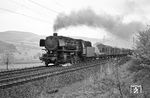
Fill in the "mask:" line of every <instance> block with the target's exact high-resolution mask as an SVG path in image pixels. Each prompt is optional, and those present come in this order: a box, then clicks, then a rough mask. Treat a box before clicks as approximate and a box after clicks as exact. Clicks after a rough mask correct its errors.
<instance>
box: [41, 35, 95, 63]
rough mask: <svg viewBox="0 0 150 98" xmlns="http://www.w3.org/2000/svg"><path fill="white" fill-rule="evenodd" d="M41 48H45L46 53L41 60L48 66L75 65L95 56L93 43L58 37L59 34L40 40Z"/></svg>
mask: <svg viewBox="0 0 150 98" xmlns="http://www.w3.org/2000/svg"><path fill="white" fill-rule="evenodd" d="M40 46H41V47H45V49H44V50H45V51H46V53H45V54H43V55H42V57H40V60H42V61H43V62H45V65H46V66H48V64H49V63H53V64H54V65H58V64H64V63H72V64H73V63H77V62H80V61H84V60H85V59H86V58H87V57H88V58H90V57H94V56H95V48H94V47H92V45H91V42H89V41H84V40H81V39H73V38H70V37H64V36H58V35H57V33H54V34H53V36H48V37H46V39H40Z"/></svg>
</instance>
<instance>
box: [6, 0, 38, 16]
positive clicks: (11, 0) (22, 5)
mask: <svg viewBox="0 0 150 98" xmlns="http://www.w3.org/2000/svg"><path fill="white" fill-rule="evenodd" d="M8 1H10V2H13V3H15V4H17V5H19V6H21V7H24V8H26V9H29V10H30V11H31V10H32V12H34V13H36V14H39V12H38V11H35V10H33V9H31V8H30V7H28V6H26V5H24V4H21V3H18V2H16V1H14V0H8Z"/></svg>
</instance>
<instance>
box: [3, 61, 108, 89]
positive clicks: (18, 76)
mask: <svg viewBox="0 0 150 98" xmlns="http://www.w3.org/2000/svg"><path fill="white" fill-rule="evenodd" d="M105 62H106V60H95V61H93V62H91V61H90V62H85V63H79V64H73V65H72V66H67V67H38V68H33V69H32V68H30V69H28V70H20V71H19V70H18V71H17V70H16V71H14V72H12V71H10V72H8V73H0V89H1V88H6V87H11V86H14V85H18V84H19V83H20V84H22V83H27V82H29V81H33V80H37V79H41V78H45V77H49V76H54V75H58V74H63V73H67V72H72V71H76V70H81V69H85V68H89V67H94V66H96V65H100V64H104V63H105Z"/></svg>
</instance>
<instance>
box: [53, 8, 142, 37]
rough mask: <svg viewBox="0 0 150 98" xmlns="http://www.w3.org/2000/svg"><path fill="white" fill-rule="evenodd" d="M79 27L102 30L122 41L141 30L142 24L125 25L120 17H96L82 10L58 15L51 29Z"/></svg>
mask: <svg viewBox="0 0 150 98" xmlns="http://www.w3.org/2000/svg"><path fill="white" fill-rule="evenodd" d="M80 25H86V26H90V27H97V28H104V29H105V30H106V31H108V32H110V33H112V34H115V35H116V36H118V37H120V38H124V39H128V38H130V36H131V34H133V33H135V32H136V31H137V30H140V29H142V28H143V24H142V23H140V22H131V23H128V24H125V23H123V22H122V19H121V18H120V17H116V18H115V17H112V16H110V15H98V14H96V13H95V12H94V11H93V10H91V9H84V10H80V11H78V12H71V14H70V15H65V14H59V15H58V17H57V19H56V20H55V23H54V26H53V29H54V31H57V30H59V29H62V28H67V27H70V26H80Z"/></svg>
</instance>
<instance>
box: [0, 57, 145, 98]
mask: <svg viewBox="0 0 150 98" xmlns="http://www.w3.org/2000/svg"><path fill="white" fill-rule="evenodd" d="M131 64H132V60H131V59H130V58H122V59H111V60H108V61H106V63H105V64H103V65H98V66H95V67H90V68H87V69H81V70H77V71H73V72H67V73H64V74H61V75H57V76H52V77H46V78H43V79H40V80H36V81H32V82H28V83H25V84H23V85H19V86H18V85H17V86H13V87H10V88H5V89H0V96H1V98H143V96H145V95H144V94H143V93H142V94H132V93H131V92H130V85H133V84H135V83H138V82H137V81H134V79H133V77H135V74H136V73H131V72H130V71H129V70H128V68H129V66H131ZM139 84H140V83H139ZM140 85H142V86H143V91H144V87H145V86H146V83H145V85H143V84H140ZM145 98H146V97H145Z"/></svg>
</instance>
